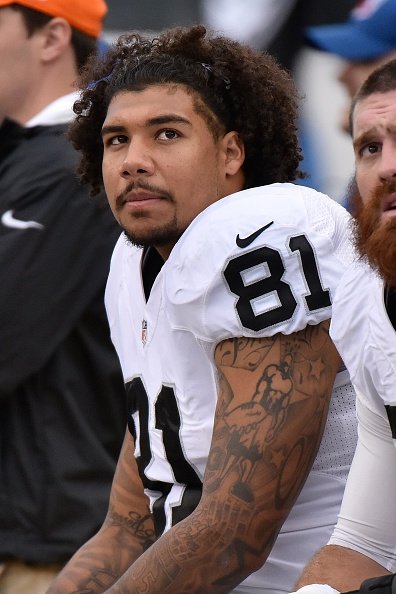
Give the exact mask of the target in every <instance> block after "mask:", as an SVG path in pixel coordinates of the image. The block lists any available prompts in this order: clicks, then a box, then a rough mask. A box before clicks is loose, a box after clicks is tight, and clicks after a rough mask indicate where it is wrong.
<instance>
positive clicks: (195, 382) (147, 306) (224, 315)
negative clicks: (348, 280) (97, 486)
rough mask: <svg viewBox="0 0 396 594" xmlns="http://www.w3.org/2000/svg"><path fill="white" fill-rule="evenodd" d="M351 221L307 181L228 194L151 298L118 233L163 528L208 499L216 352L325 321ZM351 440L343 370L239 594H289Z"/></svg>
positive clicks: (123, 319) (111, 284)
mask: <svg viewBox="0 0 396 594" xmlns="http://www.w3.org/2000/svg"><path fill="white" fill-rule="evenodd" d="M348 225H349V217H348V214H347V213H346V211H345V210H344V209H343V208H342V207H341V206H339V205H338V204H337V203H335V202H333V201H332V200H331V199H330V198H328V197H327V196H324V195H321V194H319V193H317V192H315V191H314V190H311V189H309V188H304V187H301V186H295V185H293V184H274V185H271V186H266V187H261V188H254V189H250V190H245V191H243V192H239V193H236V194H233V195H231V196H228V197H226V198H223V199H221V200H219V201H218V202H216V203H214V204H213V205H211V206H210V207H209V208H207V209H206V210H205V211H203V212H202V213H201V214H200V215H198V217H196V219H195V220H194V221H193V222H192V224H191V225H190V226H189V227H188V229H187V230H186V231H185V233H184V234H183V236H182V237H181V238H180V240H179V241H178V242H177V244H176V245H175V247H174V248H173V250H172V252H171V255H170V257H169V259H168V260H167V261H166V262H165V264H164V265H163V266H162V268H161V270H160V272H159V273H158V275H157V276H156V278H155V280H154V283H153V286H152V288H151V292H150V296H149V298H148V299H147V300H146V297H145V293H144V287H143V286H142V277H143V283H144V282H145V278H146V275H147V271H148V268H147V266H143V274H142V251H141V250H140V249H137V248H134V247H132V246H131V245H129V244H128V243H127V242H126V240H125V238H124V237H121V238H120V240H119V242H118V244H117V246H116V249H115V252H114V254H113V259H112V265H111V270H110V276H109V280H108V285H107V291H106V306H107V312H108V317H109V321H110V327H111V333H112V338H113V341H114V344H115V346H116V349H117V351H118V354H119V357H120V361H121V366H122V369H123V373H124V378H125V382H126V384H127V390H128V394H129V423H130V430H131V432H132V434H133V436H134V438H135V442H136V451H135V455H136V457H137V459H138V463H139V466H140V469H141V471H142V473H143V477H144V485H145V489H146V493H147V495H148V496H149V498H150V503H151V509H152V510H153V512H154V517H155V521H156V527H157V532H158V533H159V534H160V533H161V532H162V531H164V530H168V529H169V528H170V527H171V526H172V524H174V523H175V522H177V521H179V520H180V519H182V518H183V517H185V516H186V515H188V514H189V513H190V512H191V511H192V510H193V509H194V507H195V506H196V505H197V503H198V501H199V498H200V495H201V484H202V479H203V475H204V471H205V466H206V462H207V458H208V452H209V447H210V442H211V434H212V428H213V418H214V411H215V406H216V399H217V383H216V368H215V364H214V358H213V356H214V349H215V346H216V345H217V344H218V343H219V342H220V341H222V340H224V339H226V338H229V337H236V336H246V337H262V336H272V335H274V334H276V333H279V332H282V333H284V334H290V333H292V332H297V331H299V330H302V329H303V328H305V327H306V325H307V324H318V323H320V322H321V321H323V320H326V319H328V318H329V317H330V315H331V302H332V297H333V294H334V292H335V288H336V286H337V284H338V281H339V278H340V276H341V274H342V272H343V271H344V269H345V267H346V265H347V264H348V263H349V262H350V261H351V259H352V250H351V246H350V243H349V239H348V237H349V230H348ZM145 258H146V259H148V260H149V258H150V250H149V252H148V253H146V254H145ZM355 443H356V433H355V413H354V393H353V390H352V388H351V385H350V383H349V377H348V375H347V374H346V373H345V371H344V372H342V373H340V374H338V376H337V380H336V385H335V389H334V392H333V398H332V403H331V408H330V414H329V419H328V423H327V428H326V431H325V435H324V438H323V442H322V446H321V448H320V451H319V453H318V456H317V458H316V461H315V463H314V466H313V468H312V471H311V473H310V476H309V478H308V480H307V482H306V485H305V487H304V489H303V490H302V492H301V494H300V497H299V499H298V501H297V503H296V505H295V506H294V509H293V510H292V512H291V513H290V515H289V517H288V518H287V520H286V522H285V523H284V526H283V528H282V532H281V534H280V535H279V537H278V540H277V542H276V545H275V547H274V548H273V551H272V553H271V555H270V557H269V559H268V561H267V562H266V564H265V566H264V567H263V569H262V570H261V571H259V572H257V573H255V574H253V575H251V576H250V577H249V578H248V579H247V580H246V581H245V582H244V583H243V584H241V585H240V586H239V587H238V588H237V589H236V590H235V592H238V593H243V592H266V591H269V592H272V593H275V592H287V591H290V589H291V587H292V585H293V583H294V581H295V579H296V578H297V576H298V574H299V573H300V571H301V570H302V568H303V566H304V565H305V563H306V562H307V561H308V559H309V558H310V556H311V555H312V553H313V552H314V551H315V550H316V549H317V548H319V547H320V546H321V545H322V544H324V543H325V542H326V541H327V539H328V538H329V536H330V534H331V531H332V528H333V525H334V524H335V522H336V518H337V513H338V510H339V505H340V502H341V498H342V494H343V489H344V484H345V479H346V475H347V472H348V469H349V465H350V462H351V459H352V455H353V451H354V448H355Z"/></svg>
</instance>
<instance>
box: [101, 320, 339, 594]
mask: <svg viewBox="0 0 396 594" xmlns="http://www.w3.org/2000/svg"><path fill="white" fill-rule="evenodd" d="M328 326H329V324H328V322H323V323H321V324H319V325H317V326H307V327H306V329H305V330H303V331H301V332H298V333H295V334H292V335H290V336H285V335H282V334H278V335H276V336H274V337H272V338H261V339H245V338H235V339H230V340H226V341H224V342H222V343H220V344H219V345H218V346H217V348H216V352H215V362H216V365H217V368H218V372H219V398H218V405H217V410H216V416H215V421H214V430H213V438H212V444H211V449H210V455H209V459H208V463H207V468H206V473H205V477H204V486H203V494H202V498H201V501H200V503H199V505H198V507H197V508H196V509H195V511H194V512H193V513H192V514H191V515H190V516H189V517H188V518H186V519H185V520H183V521H182V522H180V523H179V524H177V525H176V526H174V527H173V528H171V529H170V530H169V531H168V532H167V533H165V534H164V535H163V536H162V537H161V538H159V539H158V540H157V542H156V543H155V544H154V545H153V546H152V547H151V548H150V549H149V550H148V551H146V552H145V553H144V554H143V555H142V556H140V557H139V559H138V560H137V561H136V562H135V563H134V565H133V566H132V567H131V568H130V569H129V570H128V571H127V572H126V573H125V574H124V576H123V577H122V578H121V579H120V580H119V581H118V582H117V583H116V584H115V585H114V586H113V587H111V588H110V589H109V590H108V593H111V594H137V593H139V594H142V593H147V594H167V593H169V594H187V593H188V594H194V593H202V592H205V594H221V593H225V592H230V591H231V590H232V589H233V588H234V587H235V586H236V585H237V584H239V583H240V582H241V581H242V580H243V579H244V578H245V577H246V576H248V575H249V574H250V573H252V572H253V571H255V570H257V569H258V568H259V567H261V565H262V564H263V563H264V562H265V560H266V558H267V556H268V554H269V553H270V551H271V548H272V546H273V544H274V541H275V539H276V537H277V534H278V532H279V530H280V528H281V526H282V524H283V522H284V521H285V519H286V517H287V515H288V513H289V511H290V509H291V507H292V506H293V504H294V502H295V500H296V498H297V495H298V493H299V491H300V490H301V488H302V486H303V484H304V482H305V479H306V477H307V474H308V472H309V470H310V468H311V465H312V463H313V460H314V458H315V455H316V452H317V449H318V447H319V443H320V439H321V436H322V432H323V428H324V424H325V421H326V415H327V410H328V404H329V400H330V395H331V390H332V386H333V382H334V378H335V374H336V370H337V367H338V363H339V357H338V354H337V352H336V350H335V348H334V346H333V344H332V342H331V340H330V338H329V336H328Z"/></svg>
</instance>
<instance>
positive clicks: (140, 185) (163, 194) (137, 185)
mask: <svg viewBox="0 0 396 594" xmlns="http://www.w3.org/2000/svg"><path fill="white" fill-rule="evenodd" d="M133 190H145V191H146V192H151V193H153V194H157V195H158V196H160V198H163V199H165V200H169V201H171V202H172V201H173V196H172V194H170V193H169V192H167V191H165V190H163V189H162V188H159V187H158V186H155V185H154V184H151V183H149V182H146V181H136V182H129V184H128V185H127V186H126V187H125V188H124V190H123V191H122V192H120V193H119V194H118V195H117V196H116V206H117V207H118V208H121V207H122V206H123V204H124V202H125V200H126V198H127V196H128V194H129V193H130V192H132V191H133Z"/></svg>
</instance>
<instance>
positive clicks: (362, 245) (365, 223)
mask: <svg viewBox="0 0 396 594" xmlns="http://www.w3.org/2000/svg"><path fill="white" fill-rule="evenodd" d="M395 191H396V181H395V182H390V183H386V184H383V185H381V186H378V187H377V188H376V190H375V191H374V193H373V196H372V198H371V199H370V201H369V202H368V203H367V204H363V202H362V199H361V197H360V194H359V191H358V190H357V188H356V186H355V188H354V191H352V193H351V205H352V212H353V214H354V215H355V217H356V222H355V245H356V248H357V250H358V252H359V254H360V255H361V257H362V258H363V259H365V260H366V261H367V262H368V263H369V264H370V266H372V268H374V269H375V270H377V272H378V273H379V274H380V276H381V277H382V278H383V279H384V280H385V282H386V283H387V284H388V285H391V286H394V287H396V217H392V218H389V219H387V220H385V221H381V215H382V204H383V200H384V197H385V196H386V195H387V194H389V193H391V192H395Z"/></svg>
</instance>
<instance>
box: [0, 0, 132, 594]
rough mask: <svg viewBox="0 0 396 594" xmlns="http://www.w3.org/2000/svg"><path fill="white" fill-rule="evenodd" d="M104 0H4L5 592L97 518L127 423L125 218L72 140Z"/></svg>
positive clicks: (1, 453)
mask: <svg viewBox="0 0 396 594" xmlns="http://www.w3.org/2000/svg"><path fill="white" fill-rule="evenodd" d="M105 13H106V5H105V3H104V1H103V0H21V1H19V2H16V3H13V2H9V1H7V0H0V55H1V61H0V123H1V122H2V125H1V127H0V196H1V199H0V270H1V279H0V282H1V287H2V289H1V294H0V344H1V349H0V351H1V352H0V460H1V461H0V566H1V569H0V592H1V594H27V593H28V594H42V593H43V592H45V590H46V588H47V585H48V583H49V582H50V581H51V580H52V579H53V577H54V575H55V574H56V573H57V572H58V571H59V569H60V567H61V566H62V565H63V564H64V563H65V562H66V561H67V559H68V558H69V557H70V556H71V555H72V554H73V552H74V551H75V550H76V549H77V548H78V547H79V546H80V545H81V544H82V543H83V542H85V541H86V539H87V538H89V537H90V536H91V535H92V534H93V533H94V532H96V530H97V529H98V527H99V526H100V524H101V522H102V520H103V516H104V514H105V511H106V507H107V505H106V502H107V499H108V492H109V489H110V483H111V480H112V477H113V474H114V468H115V462H116V458H117V457H118V452H119V449H120V445H121V441H122V438H123V434H124V430H125V417H124V387H123V381H122V379H121V372H120V367H119V362H118V359H117V357H116V355H115V352H114V349H113V346H112V344H111V342H110V339H109V331H108V324H107V320H106V316H105V311H104V306H103V295H104V287H105V283H106V278H107V272H108V266H109V261H110V257H111V252H112V249H113V246H114V244H115V242H116V239H117V237H118V235H119V228H118V226H117V224H116V223H115V221H114V219H113V217H112V216H111V214H110V212H109V211H108V208H107V205H105V204H102V203H101V202H100V201H97V202H94V201H93V200H89V199H88V193H87V190H86V189H84V188H83V187H82V186H80V184H79V183H78V181H77V177H76V173H75V168H76V152H75V151H74V149H73V148H72V146H71V145H70V143H69V142H68V141H67V139H66V131H67V128H68V125H69V122H70V120H71V119H72V117H73V111H72V105H73V103H74V101H75V100H76V98H77V97H78V93H77V87H76V79H77V77H78V71H79V69H80V68H81V67H82V66H84V64H85V63H86V61H87V58H88V56H89V55H90V54H91V53H92V52H93V51H95V50H96V47H97V38H98V36H99V35H100V32H101V29H102V22H103V17H104V15H105Z"/></svg>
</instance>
